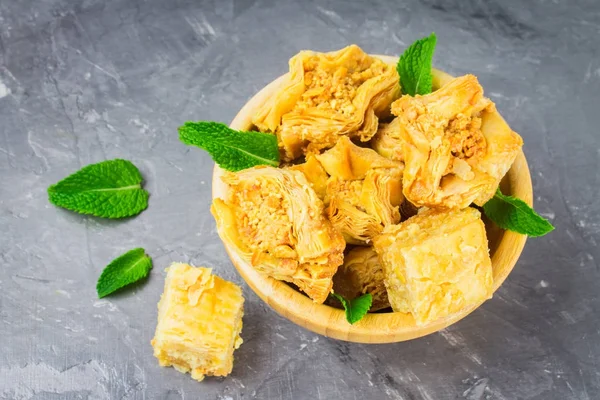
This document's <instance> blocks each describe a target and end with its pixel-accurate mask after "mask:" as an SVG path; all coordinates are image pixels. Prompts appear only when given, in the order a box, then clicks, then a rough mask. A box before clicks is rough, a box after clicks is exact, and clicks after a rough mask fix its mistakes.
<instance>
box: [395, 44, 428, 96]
mask: <svg viewBox="0 0 600 400" xmlns="http://www.w3.org/2000/svg"><path fill="white" fill-rule="evenodd" d="M436 41H437V38H436V36H435V33H432V34H431V35H430V36H428V37H426V38H423V39H419V40H417V41H416V42H414V43H413V44H411V45H410V46H409V47H408V48H407V49H406V50H404V53H402V55H401V56H400V59H399V60H398V64H397V65H396V70H397V71H398V75H400V88H401V89H402V94H408V95H411V96H414V95H417V94H428V93H431V90H432V80H433V75H432V74H431V59H432V58H433V52H434V50H435V43H436Z"/></svg>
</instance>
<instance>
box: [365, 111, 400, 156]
mask: <svg viewBox="0 0 600 400" xmlns="http://www.w3.org/2000/svg"><path fill="white" fill-rule="evenodd" d="M401 130H402V125H401V124H400V119H399V118H394V119H393V120H392V121H391V122H390V123H388V124H380V125H379V129H378V130H377V133H376V134H375V136H373V139H371V147H373V150H375V151H376V152H377V153H379V154H380V155H382V156H383V157H385V158H389V159H390V160H395V161H402V162H404V149H403V147H404V137H403V135H402V133H401Z"/></svg>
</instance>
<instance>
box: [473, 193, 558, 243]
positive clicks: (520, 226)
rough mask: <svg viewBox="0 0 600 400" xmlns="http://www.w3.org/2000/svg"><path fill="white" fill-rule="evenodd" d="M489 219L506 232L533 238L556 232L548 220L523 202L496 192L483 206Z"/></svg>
mask: <svg viewBox="0 0 600 400" xmlns="http://www.w3.org/2000/svg"><path fill="white" fill-rule="evenodd" d="M483 211H484V212H485V215H487V217H488V218H489V219H491V220H492V222H494V223H495V224H496V225H498V226H499V227H500V228H502V229H504V230H509V231H513V232H517V233H521V234H523V235H528V236H531V237H536V236H543V235H545V234H547V233H548V232H551V231H553V230H554V226H552V224H551V223H550V222H548V220H547V219H545V218H543V217H542V216H540V215H539V214H538V213H536V212H535V211H534V209H533V208H531V207H529V206H528V205H527V203H525V202H524V201H523V200H520V199H517V198H516V197H512V196H506V195H503V194H502V192H500V189H498V191H496V194H495V195H494V197H492V199H491V200H489V201H488V202H487V203H485V204H484V205H483Z"/></svg>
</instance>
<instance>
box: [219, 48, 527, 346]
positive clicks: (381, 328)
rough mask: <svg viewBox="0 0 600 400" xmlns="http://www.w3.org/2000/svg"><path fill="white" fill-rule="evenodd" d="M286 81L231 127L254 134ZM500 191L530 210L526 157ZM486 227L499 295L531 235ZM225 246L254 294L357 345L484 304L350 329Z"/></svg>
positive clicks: (443, 322) (438, 74) (389, 316)
mask: <svg viewBox="0 0 600 400" xmlns="http://www.w3.org/2000/svg"><path fill="white" fill-rule="evenodd" d="M376 57H379V58H381V59H382V60H383V61H385V62H387V63H390V64H396V62H397V60H398V59H397V58H396V57H389V56H376ZM433 75H434V79H433V85H434V88H438V87H440V86H443V85H444V84H445V83H446V82H448V81H449V80H450V79H452V76H450V75H448V74H446V73H445V72H442V71H439V70H436V69H434V70H433ZM284 79H285V75H284V76H281V77H279V78H278V79H276V80H274V81H273V82H271V83H270V84H268V85H267V86H265V87H264V88H263V89H262V90H261V91H260V92H258V93H257V94H256V95H255V96H254V97H253V98H252V99H250V101H249V102H248V103H246V105H245V106H244V107H243V108H242V109H241V110H240V112H239V113H238V114H237V116H236V117H235V119H234V120H233V122H232V123H231V125H230V126H231V128H233V129H237V130H250V129H251V128H252V126H253V125H252V122H251V120H252V116H253V115H254V114H255V113H256V110H257V109H258V108H259V107H260V106H261V105H262V104H263V103H264V102H265V101H266V100H267V99H268V98H269V97H270V96H271V95H272V94H273V93H274V92H275V91H276V90H277V89H278V88H279V87H280V85H281V84H282V82H283V80H284ZM222 173H223V170H221V169H220V168H218V167H216V166H215V169H214V172H213V186H212V188H213V190H212V197H213V198H215V197H221V198H223V197H224V196H225V193H226V186H225V184H224V183H223V182H222V181H221V179H220V177H221V175H222ZM501 187H502V191H503V192H504V193H508V194H511V195H513V196H516V197H518V198H520V199H522V200H524V201H525V202H526V203H527V204H529V205H532V199H533V193H532V187H531V177H530V175H529V168H528V166H527V160H526V159H525V155H524V154H523V153H522V152H521V153H519V155H518V156H517V158H516V160H515V162H514V164H513V166H512V168H511V169H510V170H509V171H508V173H507V174H506V176H505V177H504V179H503V181H502V184H501ZM486 227H487V232H488V240H489V243H490V256H491V258H492V268H493V276H494V286H493V288H494V291H496V289H498V287H500V285H501V284H502V282H504V280H505V279H506V277H507V276H508V274H509V273H510V271H511V270H512V269H513V267H514V265H515V263H516V262H517V260H518V258H519V256H520V254H521V251H522V250H523V247H524V246H525V241H526V240H527V236H525V235H520V234H518V233H515V232H509V231H503V230H500V229H499V228H497V227H495V226H493V225H491V224H489V223H486ZM224 245H225V249H226V250H227V253H228V254H229V257H230V258H231V261H232V262H233V265H235V267H236V268H237V270H238V272H239V273H240V275H242V277H243V278H244V280H245V281H246V282H247V283H248V285H249V286H250V287H251V288H252V290H254V292H255V293H256V294H257V295H258V296H259V297H260V298H261V299H263V300H264V301H265V302H266V303H267V304H268V305H270V306H271V307H272V308H273V309H275V311H277V312H278V313H279V314H280V315H282V316H284V317H285V318H287V319H289V320H290V321H292V322H294V323H296V324H298V325H300V326H302V327H304V328H306V329H309V330H311V331H313V332H316V333H319V334H321V335H325V336H328V337H331V338H334V339H341V340H347V341H350V342H359V343H391V342H401V341H404V340H410V339H415V338H418V337H421V336H424V335H427V334H430V333H433V332H436V331H439V330H440V329H443V328H445V327H447V326H449V325H451V324H453V323H455V322H456V321H458V320H460V319H462V318H464V317H465V316H467V315H468V314H469V313H471V311H473V310H475V309H476V308H477V307H479V306H480V305H481V304H476V305H473V306H471V307H469V308H467V309H464V310H462V311H461V312H460V313H457V314H454V315H451V316H448V317H446V318H443V319H439V320H437V321H434V322H431V323H428V324H426V325H423V326H417V325H416V323H415V320H414V319H413V317H412V316H411V315H410V314H405V313H399V312H389V313H375V314H368V315H366V316H365V317H364V318H363V319H362V320H360V321H359V322H357V323H355V324H354V325H350V324H349V323H348V322H347V321H346V318H345V315H344V311H343V310H340V309H337V308H334V307H330V306H328V305H325V304H316V303H314V302H313V301H312V300H311V299H310V298H308V297H307V296H306V295H304V294H303V293H301V292H299V291H296V290H294V289H293V288H292V287H290V286H288V285H287V284H286V283H284V282H281V281H277V280H275V279H273V278H270V277H267V276H264V275H261V274H260V273H258V272H257V271H256V270H255V269H254V268H253V267H252V266H251V265H250V264H249V263H247V262H246V261H244V260H242V258H241V257H240V256H239V255H238V254H237V253H236V252H235V250H234V247H233V246H232V245H230V244H229V243H227V242H226V241H224Z"/></svg>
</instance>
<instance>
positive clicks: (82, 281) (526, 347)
mask: <svg viewBox="0 0 600 400" xmlns="http://www.w3.org/2000/svg"><path fill="white" fill-rule="evenodd" d="M368 3H370V2H369V1H359V2H356V3H353V2H349V1H348V0H339V1H327V2H322V3H317V2H305V3H293V2H291V1H282V0H277V1H270V0H265V1H256V2H255V1H242V0H233V1H232V0H223V1H218V0H215V1H214V2H208V1H198V0H196V1H191V0H190V1H168V0H165V1H159V0H148V1H142V0H131V1H130V0H116V1H104V0H86V1H81V0H76V1H68V0H44V1H37V2H32V1H14V0H1V1H0V176H1V179H2V180H1V185H0V263H1V269H0V398H3V399H16V400H21V399H109V398H110V399H168V400H174V399H197V398H198V399H222V400H225V399H227V400H233V399H242V398H244V399H250V398H256V399H268V400H270V399H282V400H288V399H296V400H300V399H337V398H344V399H385V398H392V399H406V400H409V399H410V400H413V399H428V400H440V399H442V400H444V399H461V398H465V399H468V400H479V399H539V400H548V399H557V400H563V399H598V398H599V397H600V373H599V372H598V369H599V368H598V367H599V366H600V365H599V364H600V337H599V333H600V321H599V316H598V313H599V311H600V307H599V306H600V304H599V303H600V297H599V295H598V292H599V288H600V285H599V284H600V279H599V270H598V259H599V258H600V251H599V250H598V248H597V241H598V240H600V216H599V214H600V201H599V200H598V198H599V197H600V192H599V187H600V179H599V173H598V171H599V161H600V150H599V147H600V140H599V136H600V134H599V132H598V126H600V106H599V102H598V92H600V54H599V50H600V45H599V44H598V37H599V34H600V3H598V2H597V1H594V0H589V1H587V2H583V1H580V2H567V1H562V2H561V1H547V0H546V1H542V0H539V1H532V2H528V3H527V4H523V5H522V4H521V3H522V2H521V1H517V0H514V1H500V0H497V1H494V2H484V1H476V0H473V1H459V0H454V1H442V0H428V1H425V2H422V3H420V2H417V1H414V0H411V1H396V0H390V1H374V2H372V3H373V4H372V5H369V4H368ZM431 31H435V32H436V33H437V35H438V38H439V39H438V49H437V51H436V55H435V64H436V66H438V67H441V68H443V69H445V70H447V71H449V72H451V73H454V74H462V73H466V72H471V73H475V74H477V75H478V76H479V79H480V81H481V82H482V84H483V86H484V88H485V89H486V94H487V95H489V96H490V97H491V98H492V99H493V100H494V101H495V102H496V103H497V105H498V108H499V109H500V110H501V112H502V113H503V114H504V116H505V117H506V119H507V120H508V122H509V123H510V124H511V126H512V127H513V129H515V130H516V131H518V132H519V133H521V135H522V136H523V137H524V139H525V143H526V145H525V152H526V154H527V157H528V159H529V162H530V165H531V171H532V177H533V182H534V189H535V201H536V208H537V209H538V211H539V212H541V213H542V214H543V215H545V216H547V217H548V218H549V219H550V220H551V221H553V222H554V224H555V225H556V226H557V230H556V231H555V232H554V233H553V234H551V235H549V236H547V237H544V238H541V239H535V240H530V241H529V242H528V244H527V246H526V249H525V251H524V253H523V256H522V257H521V259H520V261H519V263H518V264H517V266H516V268H515V270H514V272H513V273H512V274H511V276H510V277H509V278H508V280H507V281H506V283H505V284H504V285H503V286H502V288H501V289H500V290H499V291H498V292H497V293H496V295H495V296H494V299H493V300H491V301H488V302H487V303H485V305H484V306H483V307H481V308H480V309H478V310H477V311H476V312H474V313H473V314H472V315H470V316H469V317H468V318H466V319H465V320H463V321H461V322H460V323H458V324H456V325H454V326H452V327H450V328H448V329H446V330H444V331H442V332H440V333H437V334H433V335H430V336H428V337H425V338H423V339H419V340H415V341H411V342H408V343H398V344H391V345H357V344H350V343H344V342H338V341H334V340H330V339H327V338H325V337H320V336H318V335H315V334H313V333H311V332H308V331H306V330H303V329H301V328H299V327H297V326H295V325H293V324H292V323H290V322H288V321H287V320H285V319H283V318H281V317H279V316H278V315H277V314H276V313H275V312H273V311H272V310H271V309H269V308H268V307H267V306H265V305H264V304H262V303H261V302H260V301H259V299H258V298H257V296H256V295H254V294H253V293H252V292H251V291H250V290H249V289H248V287H247V286H245V285H243V282H242V280H241V279H240V277H239V276H238V275H237V274H236V272H235V270H234V268H233V266H232V265H231V264H230V262H229V261H228V259H227V257H226V254H225V251H224V249H223V247H222V245H221V243H220V241H219V239H218V237H217V234H216V232H215V225H214V221H213V218H212V216H211V215H210V213H209V205H210V174H211V166H212V163H211V161H210V159H209V157H207V156H206V155H205V154H204V153H203V152H202V151H200V150H198V149H194V148H188V147H186V146H184V145H183V144H181V143H180V142H179V141H178V138H177V133H176V128H177V127H178V126H179V125H180V124H181V123H183V122H184V121H186V120H217V121H225V122H228V121H230V120H231V119H232V118H233V116H234V115H235V113H236V111H237V110H238V109H239V108H240V107H241V106H242V105H243V104H244V103H245V101H246V100H247V99H248V98H249V97H250V96H251V95H252V94H254V93H255V92H256V91H257V90H259V89H260V88H261V87H262V86H263V85H265V84H266V83H267V82H269V81H270V80H272V79H273V78H275V77H276V76H278V75H280V74H282V73H283V72H285V70H286V68H287V59H288V58H289V57H290V56H292V55H293V54H294V53H296V52H297V51H299V50H301V49H305V48H310V49H316V50H333V49H338V48H341V47H343V46H345V45H347V44H349V43H357V44H359V45H360V46H362V47H363V48H364V49H365V50H367V51H369V52H373V53H385V54H392V55H393V54H398V53H399V52H400V51H401V50H402V49H404V48H405V46H406V45H408V44H410V43H411V42H412V41H413V40H414V39H416V38H419V37H422V36H424V35H427V34H429V33H430V32H431ZM116 157H122V158H127V159H130V160H132V161H133V162H134V163H135V164H136V165H138V166H139V168H140V170H141V171H142V173H143V175H144V177H145V179H146V188H147V189H148V190H149V192H150V193H151V198H150V206H149V208H148V210H146V211H145V212H143V213H142V214H141V215H139V216H138V217H136V218H133V219H129V220H125V221H105V220H100V219H96V218H90V217H83V216H79V215H76V214H74V213H71V212H67V211H64V210H61V209H57V208H55V207H53V206H51V205H49V204H48V201H47V195H46V188H47V186H48V185H50V184H52V183H54V182H56V181H58V180H59V179H61V178H63V177H64V176H66V175H67V174H68V173H70V172H73V171H75V170H77V169H78V168H80V167H81V166H83V165H86V164H88V163H92V162H97V161H100V160H104V159H110V158H116ZM135 246H143V247H145V248H146V249H147V251H148V252H149V254H150V255H151V256H152V258H153V259H154V265H155V268H154V270H153V271H152V274H151V277H150V279H149V280H148V281H147V282H146V283H143V284H140V285H138V286H137V287H135V288H134V290H127V291H125V292H123V293H121V294H119V295H117V296H113V297H110V298H108V299H106V300H97V299H96V294H95V283H96V279H97V277H98V275H99V274H100V272H101V270H102V268H103V267H104V266H105V265H106V264H107V263H108V262H109V261H110V260H111V259H112V258H113V257H115V256H117V255H119V254H120V253H122V252H123V251H125V250H128V249H130V248H132V247H135ZM171 261H186V262H187V261H189V262H193V263H194V264H196V265H208V266H212V267H214V268H215V269H216V271H217V273H219V274H220V275H222V276H224V277H225V278H228V279H231V280H233V281H235V282H237V283H240V284H242V285H243V287H244V292H245V295H246V299H247V302H246V316H245V321H244V330H243V337H244V341H245V343H244V345H243V346H242V347H241V348H240V349H239V350H238V351H237V352H236V364H235V367H234V370H233V374H232V375H231V376H230V377H228V378H226V379H206V380H205V382H203V383H197V382H195V381H192V380H191V379H190V378H189V376H186V375H183V374H180V373H178V372H176V371H174V370H173V369H165V368H160V367H159V366H158V365H157V362H156V360H155V359H154V357H153V356H152V349H151V347H150V344H149V342H150V339H151V338H152V336H153V332H154V327H155V324H156V302H157V301H158V299H159V296H160V293H161V292H162V285H163V280H164V268H165V267H167V266H168V264H169V263H170V262H171Z"/></svg>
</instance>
